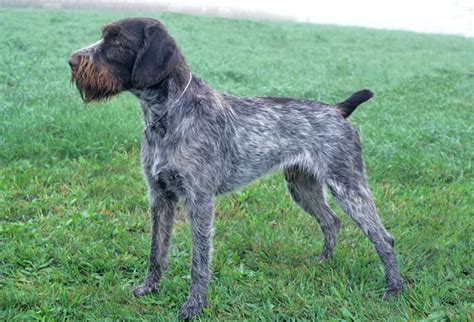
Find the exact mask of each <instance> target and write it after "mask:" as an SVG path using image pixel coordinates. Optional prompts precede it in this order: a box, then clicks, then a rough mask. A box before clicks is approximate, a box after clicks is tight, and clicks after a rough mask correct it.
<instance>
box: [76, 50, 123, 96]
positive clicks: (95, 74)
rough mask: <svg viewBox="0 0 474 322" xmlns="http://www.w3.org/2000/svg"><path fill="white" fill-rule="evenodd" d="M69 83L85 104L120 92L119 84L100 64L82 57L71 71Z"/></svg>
mask: <svg viewBox="0 0 474 322" xmlns="http://www.w3.org/2000/svg"><path fill="white" fill-rule="evenodd" d="M71 82H72V83H75V84H76V86H77V89H78V90H79V93H80V94H81V97H82V99H83V100H84V102H85V103H89V102H90V101H93V100H95V101H100V100H104V99H107V98H109V97H111V96H113V95H115V94H117V93H119V92H120V91H121V90H122V86H121V85H120V82H119V81H117V80H116V79H115V78H114V77H113V75H112V73H110V72H109V70H108V69H107V68H106V67H105V66H104V65H102V64H97V63H93V62H92V60H91V59H89V58H87V57H82V59H81V61H80V63H79V65H78V66H77V69H75V70H71Z"/></svg>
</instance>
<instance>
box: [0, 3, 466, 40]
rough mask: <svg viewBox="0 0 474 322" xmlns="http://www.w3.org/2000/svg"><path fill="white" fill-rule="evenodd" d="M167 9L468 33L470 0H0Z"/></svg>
mask: <svg viewBox="0 0 474 322" xmlns="http://www.w3.org/2000/svg"><path fill="white" fill-rule="evenodd" d="M2 4H3V5H8V6H28V5H33V6H42V7H47V8H51V9H56V8H83V9H86V8H89V9H93V8H105V9H126V10H145V11H146V10H152V11H171V12H181V13H190V14H201V15H211V16H224V17H241V18H255V19H259V18H265V19H283V20H292V21H300V22H311V23H323V24H337V25H345V26H363V27H370V28H382V29H402V30H412V31H418V32H428V33H444V34H457V35H463V36H469V37H474V0H352V1H351V0H306V1H304V0H285V1H279V0H176V1H161V0H0V5H2Z"/></svg>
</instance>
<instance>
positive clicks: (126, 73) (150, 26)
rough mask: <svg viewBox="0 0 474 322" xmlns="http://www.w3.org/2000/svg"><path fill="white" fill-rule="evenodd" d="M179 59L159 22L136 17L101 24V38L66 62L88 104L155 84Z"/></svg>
mask: <svg viewBox="0 0 474 322" xmlns="http://www.w3.org/2000/svg"><path fill="white" fill-rule="evenodd" d="M181 59H182V56H181V53H180V51H179V49H178V47H177V46H176V43H175V41H174V39H173V38H172V37H171V36H170V35H169V34H168V32H167V31H166V29H165V27H164V26H163V25H162V24H161V23H160V22H159V21H157V20H154V19H145V18H137V19H123V20H118V21H115V22H113V23H111V24H108V25H106V26H104V27H103V29H102V37H101V39H100V40H99V41H97V42H96V43H94V44H92V45H90V46H88V47H85V48H82V49H79V50H78V51H76V52H75V53H73V54H72V55H71V57H70V58H69V61H68V62H69V66H70V67H71V82H73V83H75V84H76V86H77V89H78V90H79V92H80V94H81V96H82V99H83V100H84V102H86V103H88V102H90V101H99V100H102V99H106V98H109V97H111V96H113V95H116V94H118V93H120V92H122V91H126V90H130V89H138V90H140V89H145V88H148V87H151V86H154V85H156V84H159V83H160V82H161V81H163V80H164V79H165V78H166V77H167V76H168V75H169V74H170V73H171V72H173V70H174V68H175V67H176V66H177V65H178V63H179V62H180V60H181Z"/></svg>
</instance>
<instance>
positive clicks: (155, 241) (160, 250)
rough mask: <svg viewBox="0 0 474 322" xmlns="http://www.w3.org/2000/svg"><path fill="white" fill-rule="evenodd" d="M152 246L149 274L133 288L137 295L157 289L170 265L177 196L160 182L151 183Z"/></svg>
mask: <svg viewBox="0 0 474 322" xmlns="http://www.w3.org/2000/svg"><path fill="white" fill-rule="evenodd" d="M150 208H151V223H152V231H151V246H150V257H149V269H148V275H147V277H146V278H145V281H144V282H143V283H142V284H140V285H138V286H137V287H135V288H134V289H133V294H134V295H135V296H143V295H145V294H148V293H150V292H153V291H156V290H157V289H158V286H159V282H160V279H161V275H162V274H163V272H164V271H165V270H166V269H167V267H168V249H169V246H170V240H171V233H172V229H173V223H174V216H175V209H176V197H175V196H174V195H173V194H171V193H170V192H167V191H165V190H164V189H162V188H161V187H160V186H159V185H158V184H150Z"/></svg>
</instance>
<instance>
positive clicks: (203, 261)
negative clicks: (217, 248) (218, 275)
mask: <svg viewBox="0 0 474 322" xmlns="http://www.w3.org/2000/svg"><path fill="white" fill-rule="evenodd" d="M186 207H187V209H188V211H189V215H190V216H189V217H190V221H191V233H192V243H193V245H192V261H191V286H190V289H189V296H188V299H187V300H186V302H185V303H184V304H183V306H182V307H181V309H180V311H179V318H180V319H189V318H190V317H192V316H193V315H196V314H199V313H200V312H201V311H202V308H203V307H204V306H205V305H206V303H207V286H208V283H209V277H210V271H209V263H210V259H211V234H212V222H213V220H214V199H213V198H199V199H198V200H196V201H194V202H186Z"/></svg>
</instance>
